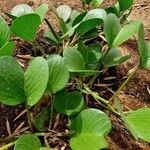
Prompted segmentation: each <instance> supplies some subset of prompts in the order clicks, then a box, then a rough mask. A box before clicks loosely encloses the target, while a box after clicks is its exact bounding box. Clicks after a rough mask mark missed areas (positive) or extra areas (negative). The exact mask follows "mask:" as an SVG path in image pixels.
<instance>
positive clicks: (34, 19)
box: [11, 14, 41, 41]
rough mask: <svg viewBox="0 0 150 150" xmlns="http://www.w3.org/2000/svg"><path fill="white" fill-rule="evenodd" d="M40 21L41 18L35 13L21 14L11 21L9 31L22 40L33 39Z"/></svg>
mask: <svg viewBox="0 0 150 150" xmlns="http://www.w3.org/2000/svg"><path fill="white" fill-rule="evenodd" d="M40 23H41V18H40V16H39V15H37V14H27V15H23V16H20V17H18V18H17V19H16V20H15V21H14V22H13V24H12V26H11V31H12V32H13V33H14V34H15V35H16V36H18V37H20V38H22V39H24V40H27V41H34V40H35V37H36V32H37V29H38V27H39V25H40Z"/></svg>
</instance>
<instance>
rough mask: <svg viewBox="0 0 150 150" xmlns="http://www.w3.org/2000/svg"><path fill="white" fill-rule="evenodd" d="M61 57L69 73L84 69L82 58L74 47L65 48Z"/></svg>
mask: <svg viewBox="0 0 150 150" xmlns="http://www.w3.org/2000/svg"><path fill="white" fill-rule="evenodd" d="M63 56H64V59H65V63H66V65H67V67H68V69H69V71H71V70H84V69H85V62H84V58H83V56H82V54H81V53H80V52H79V51H78V50H77V49H76V48H74V47H68V48H66V49H65V50H64V53H63Z"/></svg>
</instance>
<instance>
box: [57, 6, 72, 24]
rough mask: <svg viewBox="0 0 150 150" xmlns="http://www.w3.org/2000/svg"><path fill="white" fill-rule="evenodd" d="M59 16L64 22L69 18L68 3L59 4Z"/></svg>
mask: <svg viewBox="0 0 150 150" xmlns="http://www.w3.org/2000/svg"><path fill="white" fill-rule="evenodd" d="M56 10H57V12H58V14H59V17H60V18H63V20H64V22H67V20H68V19H69V18H70V15H71V12H72V10H71V8H70V7H69V6H68V5H60V6H59V7H58V8H57V9H56Z"/></svg>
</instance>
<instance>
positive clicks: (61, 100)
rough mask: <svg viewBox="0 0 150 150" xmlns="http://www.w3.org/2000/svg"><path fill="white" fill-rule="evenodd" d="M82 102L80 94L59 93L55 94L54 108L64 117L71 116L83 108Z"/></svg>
mask: <svg viewBox="0 0 150 150" xmlns="http://www.w3.org/2000/svg"><path fill="white" fill-rule="evenodd" d="M83 105H84V100H83V97H82V95H81V93H80V92H78V91H74V92H70V93H69V92H66V91H64V90H63V91H61V92H59V93H57V94H56V96H55V100H54V108H55V109H56V110H57V111H58V112H60V113H63V114H65V115H68V116H71V115H75V114H77V113H79V112H80V111H81V109H82V108H83Z"/></svg>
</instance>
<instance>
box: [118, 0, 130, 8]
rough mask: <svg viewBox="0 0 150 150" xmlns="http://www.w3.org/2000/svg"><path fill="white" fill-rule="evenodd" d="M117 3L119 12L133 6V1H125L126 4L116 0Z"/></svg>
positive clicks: (122, 0)
mask: <svg viewBox="0 0 150 150" xmlns="http://www.w3.org/2000/svg"><path fill="white" fill-rule="evenodd" d="M118 1H119V7H120V10H121V11H125V10H127V9H129V8H131V6H132V5H133V0H126V2H125V1H124V0H118Z"/></svg>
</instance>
